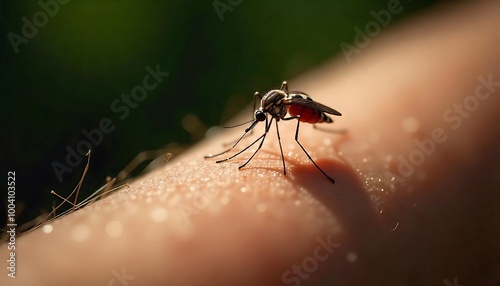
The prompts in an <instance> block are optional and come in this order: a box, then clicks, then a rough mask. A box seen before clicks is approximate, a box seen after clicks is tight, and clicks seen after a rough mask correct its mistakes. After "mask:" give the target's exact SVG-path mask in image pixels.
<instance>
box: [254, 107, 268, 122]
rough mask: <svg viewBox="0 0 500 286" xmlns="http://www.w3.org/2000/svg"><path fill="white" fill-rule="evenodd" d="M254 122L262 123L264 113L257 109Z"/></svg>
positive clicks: (264, 118)
mask: <svg viewBox="0 0 500 286" xmlns="http://www.w3.org/2000/svg"><path fill="white" fill-rule="evenodd" d="M255 120H257V121H264V120H266V113H265V112H264V111H263V110H262V109H258V110H256V111H255Z"/></svg>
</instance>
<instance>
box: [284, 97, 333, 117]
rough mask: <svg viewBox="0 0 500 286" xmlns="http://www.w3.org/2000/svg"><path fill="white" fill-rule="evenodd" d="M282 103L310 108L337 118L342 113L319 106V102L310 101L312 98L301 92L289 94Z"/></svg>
mask: <svg viewBox="0 0 500 286" xmlns="http://www.w3.org/2000/svg"><path fill="white" fill-rule="evenodd" d="M284 103H285V104H287V105H290V104H296V105H300V106H304V107H307V108H311V109H314V110H317V111H320V112H324V113H328V114H332V115H337V116H342V113H340V112H338V111H337V110H335V109H333V108H331V107H328V106H326V105H324V104H321V103H319V102H316V101H314V100H312V98H311V97H310V96H309V95H307V94H305V93H302V92H296V93H293V92H290V93H289V98H287V99H285V100H284Z"/></svg>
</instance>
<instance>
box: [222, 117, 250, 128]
mask: <svg viewBox="0 0 500 286" xmlns="http://www.w3.org/2000/svg"><path fill="white" fill-rule="evenodd" d="M252 121H254V119H251V120H248V121H245V122H243V123H240V124H236V125H232V126H222V128H234V127H239V126H242V125H245V124H248V123H250V122H252Z"/></svg>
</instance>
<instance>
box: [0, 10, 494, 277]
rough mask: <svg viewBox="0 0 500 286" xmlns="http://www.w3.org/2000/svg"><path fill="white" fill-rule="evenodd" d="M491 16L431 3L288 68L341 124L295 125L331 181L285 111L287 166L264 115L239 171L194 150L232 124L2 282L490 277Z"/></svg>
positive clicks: (35, 241)
mask: <svg viewBox="0 0 500 286" xmlns="http://www.w3.org/2000/svg"><path fill="white" fill-rule="evenodd" d="M499 15H500V5H499V3H498V2H494V1H492V2H481V3H467V4H460V5H456V6H454V7H451V6H441V7H438V8H434V11H428V12H426V14H423V15H422V16H417V17H414V18H413V19H411V20H408V21H407V22H406V23H403V24H400V25H399V26H398V27H396V28H393V29H391V30H390V31H387V32H386V33H385V34H384V35H381V36H378V37H377V38H374V39H372V40H371V42H370V44H369V45H368V46H367V47H366V48H363V49H361V53H359V54H354V55H352V61H351V62H350V63H349V64H348V63H347V62H346V61H345V59H344V58H343V57H342V56H340V57H339V58H338V59H337V60H335V61H333V62H332V63H330V64H327V65H325V66H323V67H321V68H319V69H317V70H316V71H313V72H311V73H309V74H306V75H304V76H303V77H301V78H298V79H293V80H289V86H290V89H291V90H295V89H297V90H302V91H305V92H307V93H308V94H309V95H311V97H312V98H313V99H314V100H316V101H318V102H321V103H323V104H326V105H328V106H331V107H333V108H335V109H336V110H338V111H340V112H341V113H342V114H343V116H342V117H335V118H334V120H335V124H334V125H332V127H331V128H333V129H337V130H339V129H346V130H347V133H346V134H332V133H327V132H321V131H318V130H314V129H313V128H312V127H311V126H310V125H308V124H302V125H301V127H300V135H299V140H300V141H301V143H302V144H303V145H304V147H305V148H306V150H308V152H309V153H310V154H311V156H312V157H313V158H314V160H315V162H316V163H317V164H318V165H319V166H320V167H321V168H322V169H323V170H324V171H325V172H326V173H327V174H329V175H330V176H332V177H333V178H335V180H336V183H335V184H331V183H330V182H329V181H328V180H327V179H326V178H325V177H324V176H323V175H322V174H321V173H320V172H319V171H318V170H317V169H316V168H315V167H314V165H313V164H312V163H311V162H310V161H309V160H308V159H307V157H306V156H305V154H304V153H303V152H302V150H301V149H300V148H299V146H298V145H297V144H296V143H295V141H294V139H293V138H294V134H295V126H296V123H295V121H289V122H280V135H281V139H282V140H281V141H282V144H283V150H284V153H285V161H286V170H287V174H286V175H283V169H282V162H281V156H280V153H279V147H278V141H277V137H276V133H275V130H274V127H273V128H272V129H271V132H270V134H269V136H268V138H267V139H266V142H265V143H264V145H263V147H262V150H261V151H260V152H259V153H258V155H257V156H256V157H255V158H254V159H253V160H252V161H251V162H250V163H249V164H248V165H247V166H246V167H245V168H243V169H241V170H238V165H239V164H241V163H243V162H244V160H245V159H246V158H248V156H250V154H251V153H250V152H248V153H244V155H242V156H240V157H237V158H235V159H234V160H231V161H229V162H225V163H221V164H216V163H215V160H213V159H208V160H205V159H203V156H204V155H207V154H210V153H216V152H218V151H221V150H222V149H223V147H222V146H221V143H222V142H230V141H232V140H233V139H234V138H237V137H238V136H239V135H240V134H241V132H242V129H244V127H242V128H239V129H238V128H236V129H235V130H228V131H224V132H223V133H221V134H218V135H215V136H213V137H211V138H210V139H207V140H205V141H204V142H201V143H200V144H198V145H196V146H195V147H193V148H192V149H190V150H188V151H187V152H185V153H183V154H182V155H180V156H178V157H176V158H173V159H172V160H171V162H169V163H168V164H167V165H165V166H164V167H162V168H160V169H158V170H156V171H153V172H152V173H150V174H148V175H145V176H143V177H140V178H137V179H136V180H135V181H134V182H132V183H130V184H129V187H126V188H123V189H121V190H119V191H117V192H116V193H114V195H112V196H110V197H107V198H105V199H103V200H101V201H99V202H97V203H94V204H91V205H89V206H88V207H85V208H84V209H81V210H78V211H76V212H74V213H72V214H70V215H68V216H66V217H64V218H62V219H60V220H58V221H56V222H53V223H51V225H52V227H53V229H52V231H51V232H50V233H44V231H42V229H38V230H36V231H33V232H31V233H29V234H26V235H24V236H22V237H19V238H18V239H17V241H16V255H17V262H18V264H17V273H16V274H17V275H16V279H11V278H8V277H7V276H6V275H5V274H2V276H1V277H0V282H1V283H0V284H1V285H282V284H284V285H367V284H369V285H382V284H383V285H396V284H397V285H407V284H412V285H448V284H447V283H450V284H449V285H453V283H455V281H458V284H460V285H488V284H489V285H492V284H494V283H495V282H497V283H498V281H500V280H499V276H498V274H495V273H499V271H498V270H499V269H500V268H499V267H500V264H499V262H498V253H499V252H498V250H499V249H498V238H499V237H500V236H499V231H498V219H499V211H498V209H499V202H500V200H499V197H500V196H499V192H498V183H499V181H500V180H499V170H500V164H499V162H498V158H500V156H499V155H500V151H499V150H498V147H497V142H500V141H499V139H500V129H499V128H498V127H497V126H496V124H498V119H499V116H498V115H497V114H498V108H499V107H500V68H499V67H500V53H499V52H498V51H500V30H499V28H498V27H500V17H499ZM480 77H482V78H483V79H488V77H492V78H493V82H494V84H493V85H489V87H480V86H481V85H482V82H484V80H483V81H481V80H479V78H480ZM279 84H280V83H277V87H278V86H279ZM495 84H496V85H495ZM478 94H479V95H478ZM486 94H489V97H488V98H485V97H486ZM471 97H475V98H478V97H482V98H484V99H478V100H477V101H475V100H474V99H472V98H471ZM474 102H477V106H475V107H474V108H472V107H471V105H470V104H473V103H474ZM464 103H467V104H469V105H467V106H469V110H470V111H467V109H466V108H465V107H460V106H458V104H461V105H463V104H464ZM245 116H246V117H245ZM248 117H249V114H248V113H244V114H243V115H242V116H241V117H240V119H241V120H244V119H246V118H248ZM459 118H461V119H459ZM236 121H238V120H236ZM236 121H235V122H236ZM260 125H263V124H262V123H261V124H260ZM326 127H330V126H326ZM261 128H262V127H260V129H257V132H255V133H254V134H253V135H252V138H256V137H257V135H258V134H259V132H258V131H259V130H262V129H261ZM436 128H439V129H436ZM415 140H418V142H421V143H422V142H424V143H426V144H428V145H425V146H427V147H426V148H427V150H426V152H424V151H422V150H421V149H419V147H418V145H417V143H416V141H415ZM249 142H251V140H246V141H244V142H243V143H242V144H241V146H239V147H238V148H242V147H243V146H246V145H245V143H246V144H248V143H249ZM429 142H433V143H429ZM424 143H422V144H424ZM429 144H430V145H429ZM432 144H434V148H431V147H430V146H431V145H432ZM238 148H237V150H240V149H238ZM416 150H421V151H420V153H421V154H424V155H422V156H420V157H418V156H419V155H416V154H417V153H418V152H419V151H416ZM229 154H233V153H229ZM411 154H413V155H411ZM411 156H415V157H411ZM401 158H404V159H401ZM410 158H413V162H417V163H411V162H410V161H412V159H410ZM422 158H423V159H422ZM402 160H408V161H409V162H410V167H408V166H407V165H405V166H403V165H402V163H401V161H402ZM419 160H420V161H419ZM421 161H423V162H421ZM411 167H413V169H414V170H412V169H411ZM329 243H330V247H326V248H325V246H324V245H327V244H329ZM0 257H2V259H3V258H5V257H8V251H7V249H6V248H5V247H3V246H2V248H1V249H0ZM304 267H305V269H304ZM2 271H3V273H5V272H4V271H5V268H4V270H2ZM287 271H288V272H287ZM120 272H123V273H125V274H126V275H129V280H119V278H117V276H119V275H117V273H120ZM495 275H496V276H495ZM127 283H128V284H127ZM297 283H299V284H297Z"/></svg>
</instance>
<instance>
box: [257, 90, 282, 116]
mask: <svg viewBox="0 0 500 286" xmlns="http://www.w3.org/2000/svg"><path fill="white" fill-rule="evenodd" d="M285 96H286V93H285V92H284V91H282V90H279V89H274V90H271V91H269V92H267V93H266V94H265V95H264V96H263V97H262V100H261V101H260V109H261V110H262V111H263V112H269V113H270V114H271V115H272V116H273V117H276V118H283V117H285V115H286V113H287V108H286V106H285V105H284V104H283V99H284V98H285Z"/></svg>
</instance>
